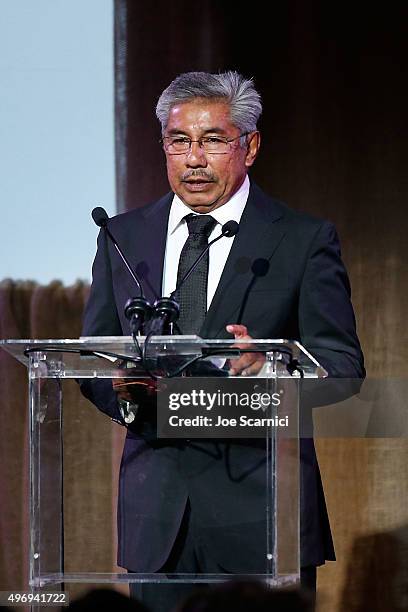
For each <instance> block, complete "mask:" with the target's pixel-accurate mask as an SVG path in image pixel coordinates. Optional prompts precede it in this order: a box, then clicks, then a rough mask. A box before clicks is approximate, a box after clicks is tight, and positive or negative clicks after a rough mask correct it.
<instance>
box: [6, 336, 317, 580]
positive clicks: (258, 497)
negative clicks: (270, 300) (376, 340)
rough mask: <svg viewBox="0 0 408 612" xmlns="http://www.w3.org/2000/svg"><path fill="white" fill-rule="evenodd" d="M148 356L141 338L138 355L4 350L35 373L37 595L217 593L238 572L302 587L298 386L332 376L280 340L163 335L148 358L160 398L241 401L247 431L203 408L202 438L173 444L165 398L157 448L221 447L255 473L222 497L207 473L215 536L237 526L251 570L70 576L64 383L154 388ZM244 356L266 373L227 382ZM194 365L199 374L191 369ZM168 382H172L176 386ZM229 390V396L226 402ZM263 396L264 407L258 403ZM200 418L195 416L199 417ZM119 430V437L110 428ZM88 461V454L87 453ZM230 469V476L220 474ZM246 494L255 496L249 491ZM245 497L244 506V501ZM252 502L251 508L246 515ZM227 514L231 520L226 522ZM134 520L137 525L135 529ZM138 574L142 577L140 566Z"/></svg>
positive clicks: (75, 348)
mask: <svg viewBox="0 0 408 612" xmlns="http://www.w3.org/2000/svg"><path fill="white" fill-rule="evenodd" d="M143 345H144V338H143V337H141V338H140V339H139V347H136V346H135V344H134V342H133V340H132V338H130V337H101V338H81V339H79V340H41V341H40V340H4V341H2V342H1V343H0V348H3V349H5V350H6V351H8V352H9V353H11V354H12V355H13V356H14V357H15V358H16V359H17V360H18V361H20V362H22V363H24V364H25V365H26V366H27V368H28V376H29V412H30V534H31V541H30V585H31V587H32V588H33V589H37V588H38V589H39V588H43V587H47V588H49V587H50V586H51V585H61V584H64V585H67V584H69V583H75V582H77V583H78V582H82V583H92V584H95V583H108V584H109V583H110V584H112V583H120V582H125V583H128V582H162V581H163V582H175V581H177V582H180V581H181V582H189V583H199V582H206V583H209V582H217V581H223V580H227V579H228V578H231V573H233V574H234V576H241V577H248V576H249V575H250V576H252V577H257V578H260V579H263V580H267V581H268V583H269V584H270V585H272V586H282V585H288V584H296V583H297V582H298V581H299V439H298V436H299V429H298V410H299V398H298V383H299V380H300V379H301V378H303V377H305V378H320V377H325V376H326V372H325V371H324V369H323V368H321V367H320V365H319V363H318V362H317V361H316V360H315V359H314V358H313V357H312V356H311V355H310V354H309V353H308V352H307V351H306V350H305V349H304V348H303V347H302V346H301V345H300V344H299V343H298V342H291V341H287V340H280V339H279V340H251V341H245V344H242V343H241V344H237V341H235V340H203V339H201V338H198V337H196V336H162V337H159V336H158V337H153V338H152V339H150V343H149V347H148V354H149V364H150V365H149V369H150V370H154V369H155V367H156V366H157V364H158V363H159V364H160V372H161V376H162V377H163V378H162V379H161V380H160V381H159V382H158V391H157V393H158V394H161V393H165V392H166V389H167V388H168V387H170V386H171V389H170V390H173V391H174V389H178V388H180V389H182V390H184V391H185V389H186V387H185V385H186V384H187V386H188V384H190V385H191V383H192V381H194V385H195V387H196V388H201V387H202V388H205V389H207V388H214V386H213V387H211V385H214V380H216V389H217V393H218V396H217V397H218V399H219V398H220V397H221V396H222V397H223V398H224V395H225V397H227V399H228V401H229V402H231V401H232V400H231V397H232V396H234V401H235V395H236V396H237V397H238V400H239V402H241V403H242V404H243V406H241V404H240V405H239V406H238V405H235V407H234V408H233V412H234V411H235V412H234V415H235V416H236V417H237V422H239V421H240V415H241V412H242V415H243V416H242V423H243V426H242V429H241V430H240V429H239V426H235V427H234V426H232V427H230V428H228V427H224V429H223V428H222V426H220V427H218V428H216V426H215V425H216V423H217V422H218V421H222V418H224V419H226V420H224V423H231V418H230V415H231V410H232V409H231V407H230V406H229V408H228V410H229V412H228V410H227V412H228V414H227V413H226V414H221V413H219V414H217V415H216V414H215V412H214V410H213V412H212V413H211V418H212V417H214V418H212V421H211V419H210V416H209V415H210V410H209V409H208V407H207V410H206V411H205V410H204V411H202V410H201V408H200V411H201V412H200V415H201V416H202V415H203V414H204V413H205V414H206V416H207V417H208V419H210V421H211V423H212V425H209V423H210V421H209V420H207V421H204V422H203V421H201V422H200V424H201V426H200V427H199V428H198V429H197V433H195V432H194V428H193V427H190V428H189V429H187V430H183V427H181V428H179V427H177V433H175V430H174V428H173V430H172V431H173V433H171V432H170V434H169V433H168V432H169V427H168V421H169V419H170V417H173V421H174V420H177V423H178V422H179V421H180V419H179V417H178V416H175V415H176V410H175V409H173V408H172V409H171V410H169V412H168V414H167V412H166V406H167V404H166V401H167V399H166V397H165V398H164V400H163V401H162V402H161V403H162V407H161V408H160V410H161V415H160V419H159V420H160V422H161V423H162V424H163V422H164V423H165V425H166V424H167V427H164V428H162V429H161V430H160V431H159V427H158V428H157V435H158V436H159V437H160V435H161V433H163V436H164V437H163V439H162V442H161V448H164V449H167V450H168V452H177V451H176V450H174V449H177V448H179V447H180V445H181V444H182V445H186V444H187V445H191V447H192V448H194V445H195V444H196V445H197V444H198V446H199V447H200V448H202V445H203V444H204V445H212V446H214V447H217V448H219V447H221V446H222V445H224V448H225V449H226V448H228V450H229V451H230V450H231V449H232V450H231V453H233V454H234V453H235V455H234V456H239V457H240V461H244V460H246V459H245V457H247V458H248V462H249V469H248V471H247V473H245V471H244V473H241V474H240V475H239V477H238V476H237V477H236V475H231V474H229V473H225V474H223V475H222V478H225V479H226V480H225V481H224V482H225V483H226V484H225V486H224V485H223V484H221V485H220V484H219V482H221V483H222V480H221V481H219V468H220V465H219V464H217V473H215V472H214V478H212V474H211V472H210V473H209V474H207V479H208V480H209V482H210V483H211V482H213V483H214V484H213V490H212V491H211V500H212V501H211V503H212V507H213V508H216V512H215V513H216V514H217V515H219V516H221V517H222V518H221V519H220V521H221V523H220V525H219V526H218V527H219V528H220V532H219V533H220V534H221V536H222V534H223V532H224V531H225V532H227V531H228V530H231V529H230V528H231V526H232V527H233V528H234V529H233V530H232V531H233V532H234V533H235V538H236V542H235V543H233V544H234V546H236V550H237V551H239V555H241V558H242V559H243V561H242V563H241V562H237V566H236V567H234V570H233V572H232V571H230V570H229V569H228V568H226V570H224V571H222V572H217V573H208V572H207V573H205V572H200V573H194V574H193V573H190V574H168V573H161V572H160V571H159V572H156V571H155V572H152V571H147V570H149V568H146V571H138V572H137V573H136V572H127V571H126V569H123V572H119V571H113V569H112V562H111V559H106V560H104V559H102V560H101V561H100V563H99V564H98V569H97V571H96V570H95V568H94V567H89V566H88V564H87V559H86V555H85V556H84V558H83V559H82V561H81V563H79V564H78V565H77V567H72V564H70V563H69V562H68V560H67V558H66V554H67V553H66V547H65V545H64V543H65V541H66V539H67V537H68V536H69V534H68V533H67V528H68V527H67V524H66V520H65V517H66V510H67V504H68V505H69V503H70V500H69V499H67V498H66V496H64V476H65V469H66V465H65V459H64V457H65V455H66V453H67V450H68V447H67V445H68V444H69V439H68V438H67V437H66V435H65V432H64V384H65V382H66V381H68V380H69V379H76V380H78V379H115V378H120V379H126V380H129V382H132V381H135V380H136V381H143V380H144V379H145V380H151V376H150V375H149V374H148V373H147V372H146V370H145V368H144V367H143V366H142V365H141V362H140V357H139V350H140V351H141V350H143ZM244 352H251V353H256V354H257V355H258V356H259V363H260V365H259V368H258V370H259V371H258V372H257V373H256V374H255V375H252V376H247V377H243V376H235V377H232V376H229V375H228V372H229V369H230V368H231V366H232V367H233V362H234V360H235V359H238V358H239V356H240V355H242V354H243V353H244ZM193 363H194V368H193V369H191V367H190V369H188V368H186V367H185V366H187V364H193ZM151 373H152V372H150V374H151ZM175 373H178V376H174V374H175ZM166 377H167V378H166ZM244 379H245V380H244ZM163 381H164V383H163ZM166 381H171V385H170V383H168V384H167V383H166ZM183 385H184V386H183ZM200 385H201V387H200ZM208 385H209V387H208ZM224 388H225V389H227V391H228V393H225V394H223V389H224ZM163 389H164V391H163ZM231 389H232V390H233V392H232V393H231ZM235 389H236V390H237V392H236V393H235ZM251 393H255V395H251ZM257 393H258V394H264V395H263V397H264V400H265V398H267V397H268V396H269V397H270V398H271V397H275V398H279V399H277V401H276V402H272V403H271V402H270V403H269V404H268V403H267V402H265V401H264V400H262V401H264V403H263V404H262V401H261V404H259V397H260V395H257ZM176 395H177V394H176ZM255 396H256V398H257V400H258V401H257V403H256V402H253V401H252V400H253V398H254V397H255ZM214 397H215V396H214ZM248 397H249V401H248ZM242 398H246V399H245V402H242ZM161 399H163V396H161ZM251 402H252V403H251ZM217 409H218V408H217ZM70 410H71V411H72V410H75V407H70ZM95 410H97V409H96V408H95ZM244 413H245V414H244ZM200 415H197V418H198V416H200ZM245 415H246V416H245ZM190 417H194V414H193V413H190ZM255 421H262V426H260V425H258V424H255ZM187 424H191V421H187ZM76 426H77V427H81V423H80V422H78V423H77V425H76ZM111 426H112V427H118V426H117V425H116V424H114V423H112V424H111ZM170 429H171V428H170ZM166 432H167V433H166ZM101 443H103V441H102V442H101ZM220 445H221V446H220ZM88 450H89V449H88V448H84V449H83V452H84V453H86V452H87V451H88ZM167 450H166V452H167ZM236 453H238V455H236ZM252 453H255V454H254V457H256V458H257V460H256V466H255V467H254V466H252V467H253V470H252V467H251V461H252V459H251V457H252ZM260 453H261V455H260ZM260 456H261V457H262V460H261V461H259V457H260ZM242 457H244V459H242ZM227 468H228V466H226V467H225V470H227V472H228V469H227ZM175 469H180V470H184V469H185V466H183V465H180V466H175ZM222 469H223V470H224V466H222ZM251 470H252V472H254V473H255V472H256V480H253V474H252V473H251ZM78 477H81V476H80V475H78ZM107 478H109V475H108V476H107ZM245 479H247V480H248V483H246V482H245ZM251 479H252V480H251ZM191 482H192V480H191ZM196 482H199V481H196ZM254 483H256V484H254ZM247 484H248V487H247V488H245V487H246V486H247ZM86 486H87V487H89V488H90V489H89V490H91V488H92V486H93V483H92V482H88V483H86ZM242 487H244V488H242ZM256 487H258V489H259V488H262V491H260V492H259V491H258V492H257V491H255V489H256ZM243 491H244V492H245V495H243V494H242V492H243ZM248 491H249V493H248ZM251 495H254V500H249V497H251ZM115 501H116V500H113V502H115ZM249 501H250V503H249ZM247 502H248V506H246V505H245V504H246V503H247ZM169 503H170V502H169ZM223 504H229V508H231V509H232V510H228V513H227V512H226V511H224V510H225V509H223ZM246 508H250V509H251V510H250V512H251V513H252V512H253V514H254V515H256V516H247V515H246V514H245V513H246ZM235 510H236V513H235ZM218 511H219V512H218ZM163 513H164V514H165V513H166V500H163ZM226 514H228V516H225V515H226ZM243 516H244V517H245V518H244V519H243V518H242V517H243ZM199 517H200V518H199V519H198V520H202V521H203V522H204V523H205V522H206V520H207V519H206V508H205V507H201V508H200V512H199ZM237 517H240V518H239V519H237ZM81 520H83V521H84V525H85V526H86V525H89V524H90V523H91V522H92V521H93V520H94V516H82V517H81ZM137 521H138V516H137V515H136V516H135V528H137ZM222 521H224V523H223V522H222ZM254 525H256V529H254V531H253V534H254V535H253V540H252V539H251V533H252V532H251V529H252V526H254ZM218 527H217V528H218ZM99 531H100V537H101V538H103V537H104V535H103V534H104V528H103V526H102V528H101V529H100V530H99ZM106 531H108V528H107V529H106ZM85 533H86V531H85ZM85 540H86V535H85ZM248 542H249V543H250V544H251V546H252V545H254V546H255V547H256V549H257V550H259V551H260V557H259V558H260V559H261V561H260V562H259V563H258V565H256V567H254V566H253V565H252V566H251V564H249V566H250V570H248V567H249V566H248V564H247V563H246V559H247V556H246V550H245V546H246V544H245V543H248ZM83 545H84V548H85V549H86V547H87V546H91V545H92V546H98V542H95V541H93V542H89V543H88V542H86V541H85V542H83ZM248 554H250V552H248ZM240 563H241V565H240ZM139 565H140V566H141V567H142V568H143V558H142V559H141V560H140V564H139ZM68 567H69V570H67V568H68ZM65 588H66V587H65Z"/></svg>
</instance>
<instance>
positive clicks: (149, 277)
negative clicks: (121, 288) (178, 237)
mask: <svg viewBox="0 0 408 612" xmlns="http://www.w3.org/2000/svg"><path fill="white" fill-rule="evenodd" d="M172 198H173V193H168V194H166V195H165V196H164V197H163V198H161V199H160V200H159V201H158V202H156V203H155V204H154V205H153V206H149V208H147V209H146V210H143V211H142V214H143V217H144V223H143V224H140V229H141V231H142V233H143V235H141V236H140V237H139V239H140V244H142V245H143V250H142V251H141V252H140V251H139V256H138V258H137V262H136V271H137V273H138V274H139V276H140V277H141V280H142V283H143V289H144V292H145V294H146V298H147V299H148V300H149V301H150V302H151V303H153V302H154V301H155V300H156V299H157V298H158V297H160V296H161V294H162V278H163V267H164V256H165V252H166V238H167V224H168V219H169V213H170V206H171V201H172Z"/></svg>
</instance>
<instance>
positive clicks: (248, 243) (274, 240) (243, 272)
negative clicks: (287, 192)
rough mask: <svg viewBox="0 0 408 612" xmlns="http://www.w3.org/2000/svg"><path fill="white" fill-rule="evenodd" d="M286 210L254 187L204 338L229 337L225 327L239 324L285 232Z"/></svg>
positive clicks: (210, 312) (212, 306) (216, 293)
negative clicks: (241, 314) (240, 317)
mask: <svg viewBox="0 0 408 612" xmlns="http://www.w3.org/2000/svg"><path fill="white" fill-rule="evenodd" d="M281 218H282V209H281V208H280V207H279V206H278V205H277V204H276V203H275V202H274V200H272V199H270V198H268V197H267V196H266V195H265V194H264V193H263V192H262V191H261V190H260V189H259V188H258V187H257V186H256V185H254V184H251V189H250V192H249V196H248V201H247V204H246V206H245V210H244V212H243V215H242V218H241V223H240V229H239V232H238V234H237V236H236V237H235V240H234V244H233V245H232V248H231V251H230V253H229V256H228V259H227V262H226V264H225V267H224V270H223V273H222V275H221V278H220V282H219V284H218V287H217V290H216V292H215V295H214V298H213V300H212V302H211V306H210V309H209V311H208V313H207V316H206V318H205V321H204V324H203V326H202V328H201V330H200V336H201V337H202V338H206V337H212V338H214V337H217V336H218V337H228V333H227V332H226V331H225V325H227V324H228V323H239V322H240V321H239V313H240V309H241V306H242V304H243V303H244V302H245V299H246V296H247V295H248V293H249V292H250V291H251V290H252V289H253V288H254V287H255V286H256V283H257V279H258V278H259V277H262V276H263V275H264V274H265V273H266V271H267V270H268V267H269V261H270V259H271V257H272V256H273V254H274V252H275V250H276V248H277V246H278V245H279V243H280V241H281V240H282V238H283V236H284V234H285V231H284V229H283V227H282V224H280V223H278V221H279V219H281Z"/></svg>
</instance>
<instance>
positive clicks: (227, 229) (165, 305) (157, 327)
mask: <svg viewBox="0 0 408 612" xmlns="http://www.w3.org/2000/svg"><path fill="white" fill-rule="evenodd" d="M238 231H239V224H238V223H237V222H236V221H233V220H231V221H227V222H226V223H224V225H223V226H222V229H221V234H220V235H219V236H217V237H216V238H214V239H213V240H210V242H209V243H208V244H207V246H206V247H205V249H204V250H203V252H202V253H200V255H199V256H198V257H197V259H196V260H195V262H194V263H193V264H192V265H191V266H190V268H189V269H188V270H187V272H186V273H185V275H184V276H183V278H182V279H181V280H180V282H179V283H178V284H177V287H176V288H175V289H174V291H172V292H171V294H170V296H169V297H161V298H159V299H158V300H156V301H155V303H154V304H153V314H152V317H151V320H150V321H149V329H150V332H149V333H151V335H156V336H159V335H162V334H163V331H164V330H165V329H166V328H167V327H168V326H169V324H170V323H175V322H176V321H177V319H178V318H179V314H180V305H179V303H178V302H177V301H176V300H175V298H174V296H175V294H176V293H177V291H179V290H180V288H181V287H182V286H183V285H184V283H185V282H186V280H187V279H188V278H189V277H190V275H191V274H192V273H193V272H194V270H195V269H196V267H197V266H198V264H199V263H200V261H201V260H202V258H203V257H205V255H206V253H207V252H208V251H209V249H210V247H211V246H212V245H213V244H214V243H215V242H217V241H218V240H221V238H224V237H226V238H233V237H234V236H235V235H236V234H238Z"/></svg>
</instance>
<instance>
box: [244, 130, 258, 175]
mask: <svg viewBox="0 0 408 612" xmlns="http://www.w3.org/2000/svg"><path fill="white" fill-rule="evenodd" d="M247 139H248V150H247V154H246V157H245V165H246V166H247V167H248V168H249V167H250V166H252V164H253V163H254V161H255V160H256V157H257V155H258V151H259V147H260V146H261V134H260V133H259V132H252V133H251V134H248V136H247Z"/></svg>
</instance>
